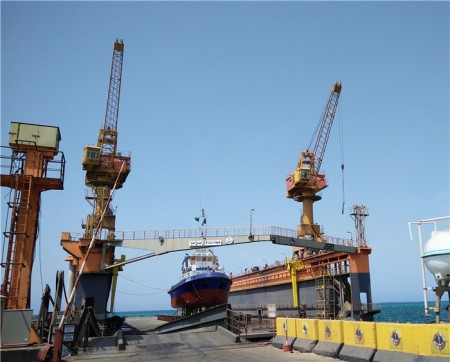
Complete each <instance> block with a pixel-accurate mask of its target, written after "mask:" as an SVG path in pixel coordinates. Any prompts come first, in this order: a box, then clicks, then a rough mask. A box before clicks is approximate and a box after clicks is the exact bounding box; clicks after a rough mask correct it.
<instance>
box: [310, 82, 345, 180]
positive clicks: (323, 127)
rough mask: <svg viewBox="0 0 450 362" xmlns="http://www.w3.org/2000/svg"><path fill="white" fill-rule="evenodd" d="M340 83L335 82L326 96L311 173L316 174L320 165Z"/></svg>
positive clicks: (334, 111) (331, 123)
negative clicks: (328, 95) (327, 96)
mask: <svg viewBox="0 0 450 362" xmlns="http://www.w3.org/2000/svg"><path fill="white" fill-rule="evenodd" d="M341 89H342V86H341V83H340V82H336V83H335V84H334V85H333V87H332V88H331V94H330V97H329V98H328V102H327V105H326V107H325V110H324V112H323V114H322V119H321V121H320V128H319V131H318V134H317V138H316V143H315V145H314V149H313V151H312V152H313V154H314V171H313V173H316V174H318V173H319V171H320V166H321V165H322V159H323V155H324V153H325V149H326V147H327V143H328V138H329V137H330V132H331V126H332V125H333V120H334V115H335V114H336V108H337V105H338V102H339V96H340V94H341Z"/></svg>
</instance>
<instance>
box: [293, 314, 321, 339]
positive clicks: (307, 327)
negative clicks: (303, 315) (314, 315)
mask: <svg viewBox="0 0 450 362" xmlns="http://www.w3.org/2000/svg"><path fill="white" fill-rule="evenodd" d="M295 327H296V331H297V338H307V339H311V340H313V341H317V340H318V339H319V320H317V319H297V320H296V324H295Z"/></svg>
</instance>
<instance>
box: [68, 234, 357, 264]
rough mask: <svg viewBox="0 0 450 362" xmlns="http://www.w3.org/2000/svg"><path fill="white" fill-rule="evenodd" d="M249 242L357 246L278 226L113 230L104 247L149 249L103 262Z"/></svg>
mask: <svg viewBox="0 0 450 362" xmlns="http://www.w3.org/2000/svg"><path fill="white" fill-rule="evenodd" d="M77 238H78V239H79V236H78V235H77V234H76V233H73V234H72V233H70V239H71V240H73V241H74V242H75V241H76V240H78V239H77ZM252 242H272V243H273V244H278V245H287V246H296V247H305V248H311V249H317V250H326V251H340V252H344V253H351V254H353V253H356V252H357V248H356V247H355V246H354V244H353V241H352V240H348V239H342V238H336V237H330V236H327V237H326V242H317V241H313V240H307V239H299V238H297V230H292V229H287V228H281V227H277V226H253V227H251V230H250V227H248V226H247V227H245V226H242V227H224V228H194V229H172V230H146V231H115V234H114V239H113V240H109V241H108V242H107V243H105V246H115V247H123V248H131V249H141V250H150V251H151V253H149V254H145V255H142V256H139V257H136V258H132V259H129V260H126V261H122V262H118V263H116V264H114V265H106V266H105V268H104V269H111V268H114V267H117V266H120V265H124V264H129V263H132V262H136V261H139V260H143V259H147V258H150V257H153V256H157V255H161V254H166V253H170V252H175V251H181V250H191V249H197V248H204V247H208V248H211V247H218V246H229V245H236V244H245V243H252Z"/></svg>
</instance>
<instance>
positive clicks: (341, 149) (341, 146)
mask: <svg viewBox="0 0 450 362" xmlns="http://www.w3.org/2000/svg"><path fill="white" fill-rule="evenodd" d="M339 152H340V155H341V179H342V215H344V208H345V174H344V169H345V161H344V159H345V154H344V117H343V115H342V100H341V102H340V105H339Z"/></svg>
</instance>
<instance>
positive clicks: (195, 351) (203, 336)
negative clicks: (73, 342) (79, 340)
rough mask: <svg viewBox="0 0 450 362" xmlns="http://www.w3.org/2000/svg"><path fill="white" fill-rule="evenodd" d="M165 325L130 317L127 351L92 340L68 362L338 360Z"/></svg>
mask: <svg viewBox="0 0 450 362" xmlns="http://www.w3.org/2000/svg"><path fill="white" fill-rule="evenodd" d="M163 323H165V322H162V321H159V320H158V319H157V318H156V317H136V318H128V319H127V320H126V321H125V323H124V325H123V328H122V330H123V340H124V345H125V349H124V350H119V349H118V344H117V337H114V336H113V337H101V338H95V339H92V341H90V343H89V347H88V348H87V349H86V351H83V349H82V348H80V350H79V352H78V355H76V356H70V357H67V358H66V360H67V361H71V362H72V361H73V362H75V361H108V362H122V361H124V362H125V361H126V362H134V361H183V362H199V361H201V362H208V361H214V362H221V361H223V362H228V361H246V362H251V361H259V362H261V361H277V362H278V361H280V362H282V361H299V360H301V361H302V362H313V361H336V360H335V359H333V358H329V357H323V356H319V355H316V354H314V353H300V352H298V351H294V352H292V353H291V352H283V351H282V350H281V349H278V348H275V347H272V344H271V342H270V341H265V342H233V341H231V340H230V339H229V338H228V337H226V336H224V335H223V334H221V333H219V332H218V331H217V330H216V327H206V328H200V329H194V330H189V331H182V332H174V333H169V334H156V333H155V331H154V329H155V328H156V327H157V326H159V325H161V324H163Z"/></svg>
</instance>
